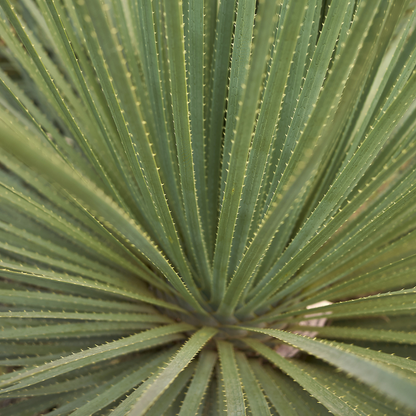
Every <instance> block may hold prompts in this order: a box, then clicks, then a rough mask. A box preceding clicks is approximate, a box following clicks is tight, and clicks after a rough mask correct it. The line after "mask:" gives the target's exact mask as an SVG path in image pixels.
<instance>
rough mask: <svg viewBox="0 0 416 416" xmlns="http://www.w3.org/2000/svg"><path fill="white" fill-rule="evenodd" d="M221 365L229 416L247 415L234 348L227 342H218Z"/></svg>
mask: <svg viewBox="0 0 416 416" xmlns="http://www.w3.org/2000/svg"><path fill="white" fill-rule="evenodd" d="M217 347H218V353H219V358H220V363H221V378H222V380H223V383H224V393H225V406H226V411H227V415H245V414H246V410H245V409H246V406H245V403H244V396H243V386H242V381H241V377H240V374H239V372H238V367H237V361H236V356H235V351H234V347H233V345H232V344H230V343H229V342H226V341H217Z"/></svg>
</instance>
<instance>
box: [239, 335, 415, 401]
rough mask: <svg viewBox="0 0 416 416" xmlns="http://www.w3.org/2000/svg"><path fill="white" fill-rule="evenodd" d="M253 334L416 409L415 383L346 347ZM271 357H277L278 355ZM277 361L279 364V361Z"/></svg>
mask: <svg viewBox="0 0 416 416" xmlns="http://www.w3.org/2000/svg"><path fill="white" fill-rule="evenodd" d="M246 329H249V328H246ZM250 330H253V329H250ZM255 331H256V332H260V333H263V334H267V335H270V336H273V337H276V338H278V339H280V340H281V341H284V342H287V343H289V344H290V345H292V346H294V347H296V348H300V349H302V350H303V351H306V352H308V353H310V354H313V355H315V356H316V357H319V358H321V359H323V360H324V361H326V362H328V363H330V364H333V365H335V366H337V368H339V369H341V370H343V371H345V372H347V373H348V374H350V375H351V376H354V377H356V378H358V379H359V380H361V381H364V382H365V383H368V384H370V385H371V386H372V387H373V388H375V389H377V390H378V391H380V392H382V393H383V394H386V395H387V396H389V397H391V398H393V399H396V400H398V401H400V402H401V403H403V404H405V405H406V406H409V407H410V408H412V409H416V401H415V397H416V396H415V394H414V393H415V392H416V379H414V378H413V380H406V379H405V378H403V376H401V375H400V374H398V373H397V372H395V371H392V370H391V368H390V367H388V366H386V365H385V364H384V363H383V364H382V363H379V362H377V361H373V360H371V359H369V358H364V357H363V356H360V355H357V354H356V353H354V352H350V351H349V345H343V344H339V343H330V342H324V341H318V340H313V339H311V338H307V337H303V336H300V335H296V334H291V333H288V332H285V331H280V330H277V329H255ZM245 342H246V343H247V342H248V343H249V345H250V346H253V341H250V340H249V341H245ZM255 345H256V350H258V349H260V348H261V351H269V349H266V350H264V348H266V347H263V346H257V344H255ZM270 351H271V350H270ZM274 354H275V355H276V356H278V357H280V356H279V355H278V354H277V353H274ZM278 360H279V361H280V358H279V359H278ZM279 366H280V367H281V368H282V369H283V364H282V363H279Z"/></svg>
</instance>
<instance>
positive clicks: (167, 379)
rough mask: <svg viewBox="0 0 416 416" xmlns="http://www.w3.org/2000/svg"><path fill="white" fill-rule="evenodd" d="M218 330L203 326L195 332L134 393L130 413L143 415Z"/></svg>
mask: <svg viewBox="0 0 416 416" xmlns="http://www.w3.org/2000/svg"><path fill="white" fill-rule="evenodd" d="M216 333H217V330H216V329H214V328H208V327H207V328H202V329H200V330H199V331H197V332H195V334H193V335H192V336H191V337H190V338H189V340H188V341H187V342H186V343H185V344H184V345H183V347H182V348H181V349H180V350H179V351H178V353H177V354H176V355H175V356H174V357H173V358H172V360H171V361H170V362H169V363H168V364H167V365H166V366H165V367H164V368H163V369H162V370H161V371H160V372H159V373H158V374H157V376H156V378H155V379H154V380H153V379H152V380H151V382H149V383H148V385H146V386H145V388H143V390H142V391H138V392H139V393H140V394H139V395H137V394H134V399H135V402H133V403H134V407H133V408H132V409H131V411H130V412H129V414H134V415H136V414H137V415H143V414H145V412H146V411H147V410H148V409H149V408H150V407H151V406H152V405H153V404H154V403H155V402H156V400H157V399H158V398H159V397H160V395H161V394H162V393H163V392H164V391H165V390H166V389H167V388H168V387H169V385H170V384H171V383H172V382H173V381H174V380H175V378H176V377H177V376H178V375H179V374H180V373H181V372H182V371H183V369H184V368H185V367H186V366H187V365H188V364H189V363H190V362H191V360H192V359H193V358H194V357H195V355H196V354H197V353H198V352H199V350H200V349H201V348H202V347H203V346H204V345H205V343H206V342H208V341H209V340H210V339H211V338H212V337H213V336H214V335H215V334H216Z"/></svg>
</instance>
